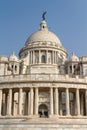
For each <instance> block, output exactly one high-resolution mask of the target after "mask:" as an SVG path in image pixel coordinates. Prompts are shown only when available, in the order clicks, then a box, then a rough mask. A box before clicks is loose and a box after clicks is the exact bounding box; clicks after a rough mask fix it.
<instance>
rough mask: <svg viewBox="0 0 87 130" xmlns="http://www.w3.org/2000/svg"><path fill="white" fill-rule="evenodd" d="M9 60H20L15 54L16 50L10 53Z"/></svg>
mask: <svg viewBox="0 0 87 130" xmlns="http://www.w3.org/2000/svg"><path fill="white" fill-rule="evenodd" d="M9 61H18V58H17V56H16V55H15V53H14V52H13V53H12V54H11V55H10V57H9Z"/></svg>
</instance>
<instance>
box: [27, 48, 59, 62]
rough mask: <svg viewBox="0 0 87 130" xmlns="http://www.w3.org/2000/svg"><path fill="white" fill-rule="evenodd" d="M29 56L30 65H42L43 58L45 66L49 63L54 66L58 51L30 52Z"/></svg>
mask: <svg viewBox="0 0 87 130" xmlns="http://www.w3.org/2000/svg"><path fill="white" fill-rule="evenodd" d="M36 53H37V54H36ZM49 54H50V56H49ZM29 55H30V64H37V63H39V64H40V63H42V56H44V57H45V61H44V62H45V63H47V64H49V63H51V64H56V63H57V59H58V51H54V50H32V51H30V52H29ZM36 56H37V57H36ZM49 58H50V61H49Z"/></svg>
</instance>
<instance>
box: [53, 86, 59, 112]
mask: <svg viewBox="0 0 87 130" xmlns="http://www.w3.org/2000/svg"><path fill="white" fill-rule="evenodd" d="M54 98H55V115H58V114H59V95H58V88H55V93H54Z"/></svg>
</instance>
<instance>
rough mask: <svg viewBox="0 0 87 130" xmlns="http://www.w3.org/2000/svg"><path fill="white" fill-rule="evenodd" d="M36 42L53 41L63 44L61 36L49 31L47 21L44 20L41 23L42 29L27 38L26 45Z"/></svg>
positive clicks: (59, 44)
mask: <svg viewBox="0 0 87 130" xmlns="http://www.w3.org/2000/svg"><path fill="white" fill-rule="evenodd" d="M35 42H52V43H56V44H57V45H58V46H62V44H61V42H60V40H59V38H58V37H57V36H56V35H55V34H54V33H53V32H50V31H48V28H47V23H46V21H44V20H43V21H42V22H41V24H40V29H39V30H38V31H37V32H35V33H33V34H32V35H31V36H30V37H29V38H28V39H27V41H26V43H25V45H28V44H31V43H33V44H34V43H35Z"/></svg>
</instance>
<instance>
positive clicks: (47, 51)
mask: <svg viewBox="0 0 87 130" xmlns="http://www.w3.org/2000/svg"><path fill="white" fill-rule="evenodd" d="M46 63H47V64H48V50H46Z"/></svg>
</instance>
